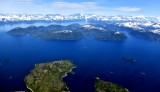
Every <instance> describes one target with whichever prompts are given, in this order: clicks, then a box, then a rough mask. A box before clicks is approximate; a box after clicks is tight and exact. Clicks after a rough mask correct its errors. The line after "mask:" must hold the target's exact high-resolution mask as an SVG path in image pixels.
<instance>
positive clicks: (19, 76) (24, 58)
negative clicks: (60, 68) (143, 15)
mask: <svg viewBox="0 0 160 92" xmlns="http://www.w3.org/2000/svg"><path fill="white" fill-rule="evenodd" d="M29 25H30V24H16V25H1V26H0V92H8V91H17V90H19V91H20V90H21V91H22V90H27V88H26V86H25V83H24V77H25V76H26V75H27V74H28V73H29V71H30V70H31V69H33V67H34V65H35V64H36V63H42V62H47V61H55V60H63V59H70V60H73V61H74V64H76V65H77V68H76V69H74V70H73V71H74V72H75V74H74V75H73V74H71V75H68V76H67V77H65V78H64V80H65V81H66V83H67V85H68V87H69V88H70V90H71V92H94V80H95V79H94V77H97V76H98V77H99V78H101V79H103V80H106V81H111V82H114V83H118V84H120V85H122V86H123V87H126V88H127V89H129V90H130V91H131V92H160V88H159V87H160V42H151V41H146V40H143V39H139V38H135V37H133V36H131V35H129V34H127V35H128V39H127V40H126V41H124V42H114V41H97V40H95V39H93V38H92V37H88V38H86V39H81V40H78V41H46V40H41V39H38V38H33V37H30V36H24V37H17V36H11V35H8V34H7V33H6V32H7V31H8V30H10V29H12V28H14V27H18V26H21V27H27V26H29ZM32 25H36V26H40V25H44V26H47V25H49V24H45V23H35V24H32ZM123 56H129V57H133V58H135V59H136V62H126V61H123V60H122V59H121V58H122V57H123ZM6 58H9V59H10V61H9V62H5V61H4V59H6Z"/></svg>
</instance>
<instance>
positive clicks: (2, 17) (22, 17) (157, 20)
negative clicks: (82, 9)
mask: <svg viewBox="0 0 160 92" xmlns="http://www.w3.org/2000/svg"><path fill="white" fill-rule="evenodd" d="M77 20H78V21H79V20H80V21H100V22H105V23H112V24H114V25H118V26H123V27H128V28H132V29H136V30H144V29H146V28H151V30H150V31H151V32H153V33H159V29H160V17H153V16H150V17H145V16H142V15H141V16H100V15H95V14H73V15H68V16H64V15H60V14H47V15H41V14H0V23H9V22H21V21H22V22H25V21H26V22H27V21H51V22H52V21H53V22H54V21H61V22H63V21H68V22H70V21H77ZM85 27H86V28H87V27H90V26H88V25H86V26H85ZM102 30H103V29H102Z"/></svg>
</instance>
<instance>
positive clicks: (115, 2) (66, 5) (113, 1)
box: [0, 0, 160, 16]
mask: <svg viewBox="0 0 160 92" xmlns="http://www.w3.org/2000/svg"><path fill="white" fill-rule="evenodd" d="M159 3H160V0H1V1H0V13H18V14H21V13H28V14H30V13H31V14H57V13H59V14H64V15H68V14H74V13H82V14H90V13H94V14H98V15H145V16H160V12H159V9H160V5H159Z"/></svg>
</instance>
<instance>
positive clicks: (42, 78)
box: [25, 60, 76, 92]
mask: <svg viewBox="0 0 160 92" xmlns="http://www.w3.org/2000/svg"><path fill="white" fill-rule="evenodd" d="M75 67H76V66H75V65H74V64H73V63H72V62H71V61H69V60H60V61H54V62H48V63H41V64H36V65H35V68H34V69H33V70H32V71H31V72H30V73H29V74H28V75H27V76H26V77H25V83H26V85H27V88H29V89H30V90H31V91H32V92H68V91H69V89H68V88H67V86H66V83H65V82H64V81H63V79H62V78H63V77H65V76H67V73H69V72H71V70H72V69H73V68H75Z"/></svg>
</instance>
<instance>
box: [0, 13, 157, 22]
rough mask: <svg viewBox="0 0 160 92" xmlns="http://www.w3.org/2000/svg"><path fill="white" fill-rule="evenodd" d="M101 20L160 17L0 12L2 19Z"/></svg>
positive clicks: (144, 20) (138, 20)
mask: <svg viewBox="0 0 160 92" xmlns="http://www.w3.org/2000/svg"><path fill="white" fill-rule="evenodd" d="M88 19H92V20H101V21H119V22H120V21H121V22H129V21H136V22H147V21H150V22H160V17H152V16H151V17H145V16H100V15H95V14H73V15H68V16H64V15H60V14H48V15H40V14H0V21H3V22H6V21H31V20H47V21H54V20H88Z"/></svg>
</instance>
